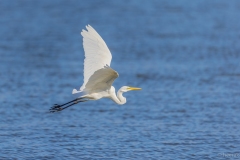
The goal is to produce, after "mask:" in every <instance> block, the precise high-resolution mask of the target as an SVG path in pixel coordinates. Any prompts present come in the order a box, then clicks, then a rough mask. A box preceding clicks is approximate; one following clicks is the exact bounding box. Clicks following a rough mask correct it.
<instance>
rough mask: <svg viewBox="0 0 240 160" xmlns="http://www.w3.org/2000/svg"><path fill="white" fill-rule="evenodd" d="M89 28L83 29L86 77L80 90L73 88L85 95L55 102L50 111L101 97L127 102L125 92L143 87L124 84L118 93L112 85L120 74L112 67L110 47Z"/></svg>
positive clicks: (74, 90)
mask: <svg viewBox="0 0 240 160" xmlns="http://www.w3.org/2000/svg"><path fill="white" fill-rule="evenodd" d="M86 28H87V30H84V29H83V30H82V32H81V35H82V36H83V48H84V52H85V60H84V79H83V85H82V86H81V87H80V90H79V91H78V90H76V89H73V91H72V94H76V93H79V92H83V93H84V94H83V96H80V97H79V98H76V99H74V100H72V101H70V102H67V103H65V104H62V105H58V104H55V105H54V106H53V107H52V108H51V109H50V112H56V111H61V110H63V109H65V108H68V107H70V106H72V105H74V104H77V103H78V102H85V101H88V100H98V99H100V98H110V99H112V100H113V101H114V102H115V103H117V104H120V105H122V104H125V103H126V102H127V100H126V98H125V97H123V93H124V92H128V91H131V90H141V88H136V87H129V86H123V87H121V88H120V89H119V90H118V92H117V95H116V93H115V88H114V87H113V86H112V84H113V81H114V80H115V79H116V78H117V77H118V76H119V75H118V73H117V72H116V71H115V70H113V69H112V68H111V67H110V64H111V60H112V54H111V52H110V50H109V49H108V47H107V45H106V43H105V42H104V40H103V39H102V37H101V36H100V35H99V34H98V33H97V32H96V30H95V29H93V28H92V27H91V26H90V25H88V26H86Z"/></svg>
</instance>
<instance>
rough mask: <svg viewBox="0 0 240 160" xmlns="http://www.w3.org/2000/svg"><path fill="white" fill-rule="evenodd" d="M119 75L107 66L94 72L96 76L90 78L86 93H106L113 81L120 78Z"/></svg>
mask: <svg viewBox="0 0 240 160" xmlns="http://www.w3.org/2000/svg"><path fill="white" fill-rule="evenodd" d="M118 76H119V75H118V73H117V72H116V71H115V70H113V69H112V68H110V67H109V66H105V67H104V68H101V69H99V70H97V71H95V72H94V74H93V75H92V76H91V77H90V78H89V80H88V82H87V84H86V86H85V89H84V90H83V91H84V92H87V93H92V92H99V91H105V90H107V89H110V88H111V86H112V83H113V81H114V80H115V79H116V78H117V77H118Z"/></svg>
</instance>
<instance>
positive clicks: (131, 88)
mask: <svg viewBox="0 0 240 160" xmlns="http://www.w3.org/2000/svg"><path fill="white" fill-rule="evenodd" d="M141 89H142V88H137V87H128V90H130V91H131V90H141Z"/></svg>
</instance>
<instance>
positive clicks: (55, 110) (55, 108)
mask: <svg viewBox="0 0 240 160" xmlns="http://www.w3.org/2000/svg"><path fill="white" fill-rule="evenodd" d="M61 110H63V108H62V107H61V106H60V105H59V104H54V106H52V108H50V109H49V111H50V112H51V113H54V112H59V111H61Z"/></svg>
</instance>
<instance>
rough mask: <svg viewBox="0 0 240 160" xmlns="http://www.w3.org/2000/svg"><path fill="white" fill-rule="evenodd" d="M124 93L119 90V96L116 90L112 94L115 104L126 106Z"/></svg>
mask: <svg viewBox="0 0 240 160" xmlns="http://www.w3.org/2000/svg"><path fill="white" fill-rule="evenodd" d="M122 94H123V92H122V91H121V90H120V89H119V90H118V92H117V95H116V93H115V89H114V92H113V94H112V100H113V101H114V102H116V103H117V104H125V103H126V102H127V100H126V98H125V97H123V95H122Z"/></svg>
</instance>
